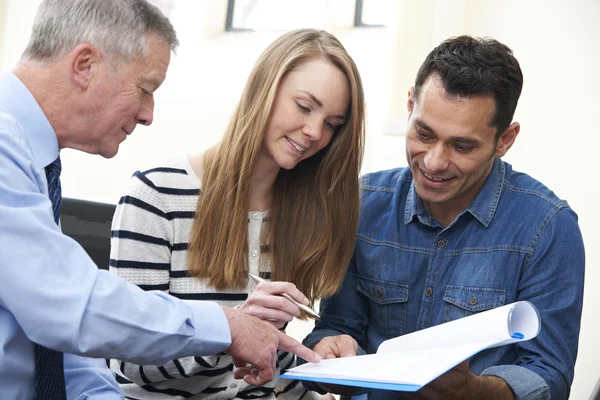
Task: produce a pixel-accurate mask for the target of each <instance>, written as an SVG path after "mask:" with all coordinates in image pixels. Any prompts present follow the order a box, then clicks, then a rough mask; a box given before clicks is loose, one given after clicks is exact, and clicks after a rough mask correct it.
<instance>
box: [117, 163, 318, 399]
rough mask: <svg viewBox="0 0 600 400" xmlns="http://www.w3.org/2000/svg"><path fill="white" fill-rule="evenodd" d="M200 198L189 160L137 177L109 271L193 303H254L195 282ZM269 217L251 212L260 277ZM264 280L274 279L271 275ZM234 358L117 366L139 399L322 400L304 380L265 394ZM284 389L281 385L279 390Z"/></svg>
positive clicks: (253, 263) (121, 214) (121, 212)
mask: <svg viewBox="0 0 600 400" xmlns="http://www.w3.org/2000/svg"><path fill="white" fill-rule="evenodd" d="M199 194H200V181H199V179H198V177H197V176H196V175H195V173H194V171H193V170H192V168H191V166H190V164H189V161H188V159H187V157H183V158H179V159H174V160H170V161H167V162H165V163H164V164H163V165H161V166H159V167H155V168H152V169H149V170H146V171H144V172H140V171H137V172H136V173H135V174H134V175H133V176H132V178H131V181H130V185H129V189H128V191H127V193H126V194H125V196H123V197H122V198H121V200H120V201H119V204H118V206H117V209H116V211H115V216H114V219H113V225H112V235H111V255H110V257H111V260H110V270H111V271H112V272H114V273H115V274H117V275H119V276H120V277H121V278H123V279H125V280H127V281H129V282H131V283H133V284H136V285H138V286H140V287H141V288H142V289H144V290H162V291H164V292H166V293H169V294H171V295H173V296H175V297H179V298H181V299H187V300H212V301H215V302H217V303H219V304H221V305H223V306H228V307H235V306H237V305H240V304H242V303H243V302H244V300H246V298H247V297H248V293H249V292H250V290H251V289H252V288H253V287H254V283H253V282H252V281H249V282H248V285H247V286H246V288H245V289H233V288H232V289H225V290H221V291H218V290H216V289H215V288H214V287H213V286H210V285H209V284H208V283H207V282H206V280H204V279H198V278H196V277H191V276H188V274H187V265H186V255H187V247H188V242H189V238H190V232H191V228H192V225H193V219H194V214H195V210H196V206H197V201H198V195H199ZM266 218H267V212H258V211H253V212H249V213H248V246H249V247H248V248H249V254H248V258H249V263H248V265H249V270H250V272H251V273H253V274H256V275H258V274H259V270H258V261H259V258H260V254H261V253H265V252H268V251H269V246H262V248H261V246H260V232H261V227H262V223H263V221H264V220H265V219H266ZM262 277H264V278H265V279H269V278H270V276H269V273H268V272H267V274H266V275H265V273H264V272H263V274H262ZM295 364H296V362H295V356H294V355H293V354H291V353H287V352H283V351H280V352H279V354H278V364H277V371H276V373H275V374H276V376H278V375H279V373H280V370H282V369H288V368H291V367H293V366H295ZM233 368H234V366H233V362H232V360H231V357H230V356H228V355H225V354H223V353H221V354H216V355H213V356H208V357H187V358H182V359H179V360H173V361H170V362H168V363H167V364H165V365H163V366H138V365H135V364H131V363H127V362H121V361H118V360H111V369H112V370H113V371H114V372H115V373H116V374H117V380H118V381H119V383H120V384H121V387H122V389H123V391H124V392H125V394H126V395H127V396H128V397H129V398H134V399H149V400H153V399H156V400H160V399H184V398H185V399H210V400H213V399H232V398H245V399H247V398H250V397H251V398H257V397H260V398H267V399H274V398H275V396H277V397H278V398H289V399H300V398H302V399H310V398H317V397H318V394H317V393H315V392H307V391H306V389H304V388H303V387H302V385H301V383H299V382H297V381H289V380H279V381H278V382H270V383H268V384H266V385H264V386H262V387H260V388H256V387H254V386H250V385H248V384H247V383H246V382H244V381H243V380H237V379H234V378H233V373H232V371H233ZM276 383H277V384H276Z"/></svg>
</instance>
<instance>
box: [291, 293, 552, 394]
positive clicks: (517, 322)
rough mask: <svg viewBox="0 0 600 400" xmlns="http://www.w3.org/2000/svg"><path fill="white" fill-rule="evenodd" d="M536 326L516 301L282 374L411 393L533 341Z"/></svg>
mask: <svg viewBox="0 0 600 400" xmlns="http://www.w3.org/2000/svg"><path fill="white" fill-rule="evenodd" d="M540 328H541V321H540V317H539V313H538V311H537V310H536V308H535V307H534V306H533V305H532V304H531V303H529V302H527V301H519V302H516V303H512V304H508V305H505V306H503V307H499V308H496V309H493V310H489V311H485V312H482V313H479V314H475V315H471V316H469V317H466V318H462V319H458V320H455V321H451V322H447V323H445V324H441V325H437V326H434V327H431V328H428V329H424V330H421V331H417V332H413V333H410V334H408V335H404V336H399V337H396V338H393V339H389V340H386V341H384V342H383V343H381V345H380V346H379V348H378V349H377V353H376V354H368V355H359V356H356V357H343V358H336V359H329V360H323V361H321V362H320V363H319V364H304V365H300V366H298V367H296V368H292V369H290V370H288V371H287V372H286V373H285V374H283V375H281V377H282V378H288V379H297V380H306V381H315V382H321V383H325V384H333V385H344V386H358V387H366V388H376V389H387V390H397V391H406V392H414V391H417V390H419V389H420V388H422V387H423V386H425V385H427V384H428V383H429V382H431V381H432V380H434V379H435V378H437V377H438V376H440V375H442V374H443V373H445V372H446V371H448V370H450V369H452V368H453V367H455V366H456V365H458V364H460V363H461V362H463V361H465V360H467V359H469V358H471V357H472V356H473V355H475V354H477V353H478V352H480V351H482V350H485V349H489V348H492V347H496V346H503V345H506V344H511V343H516V342H520V341H524V340H529V339H533V338H534V337H536V336H537V335H538V333H539V331H540Z"/></svg>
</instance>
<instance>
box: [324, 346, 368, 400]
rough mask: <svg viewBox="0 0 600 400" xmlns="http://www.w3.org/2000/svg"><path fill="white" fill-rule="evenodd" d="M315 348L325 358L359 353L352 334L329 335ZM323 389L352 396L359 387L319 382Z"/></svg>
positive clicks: (350, 355) (351, 355)
mask: <svg viewBox="0 0 600 400" xmlns="http://www.w3.org/2000/svg"><path fill="white" fill-rule="evenodd" d="M313 350H314V351H315V352H316V353H317V354H318V355H319V356H321V358H323V359H328V358H340V357H353V356H355V355H356V354H357V353H358V343H357V342H356V340H354V338H353V337H352V336H349V335H339V336H327V337H324V338H323V339H321V341H320V342H319V343H317V344H316V345H315V347H313ZM319 386H321V387H322V388H323V389H325V390H327V391H328V392H331V393H336V394H342V395H346V396H352V395H353V394H354V393H356V392H357V391H358V390H359V389H358V388H356V387H353V386H342V385H330V384H325V383H319Z"/></svg>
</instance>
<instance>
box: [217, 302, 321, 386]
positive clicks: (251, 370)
mask: <svg viewBox="0 0 600 400" xmlns="http://www.w3.org/2000/svg"><path fill="white" fill-rule="evenodd" d="M223 312H224V313H225V316H226V317H227V321H228V322H229V330H230V331H231V345H230V346H229V348H228V349H227V350H225V353H227V354H229V355H231V356H232V357H233V362H234V364H235V366H236V367H237V368H236V369H235V371H234V376H235V378H236V379H241V378H244V381H246V382H247V383H248V384H250V385H254V386H262V385H263V384H265V383H267V382H270V381H272V380H273V379H274V378H275V363H276V361H277V349H281V350H284V351H289V352H291V353H294V354H296V355H297V356H298V357H301V358H303V359H305V360H306V361H309V362H314V363H318V362H319V361H321V357H319V355H318V354H317V353H315V352H314V351H312V350H310V349H309V348H307V347H305V346H303V345H302V344H300V343H299V342H298V341H296V340H294V339H292V338H291V337H289V336H287V335H285V334H283V333H281V332H280V331H279V330H277V328H275V327H274V326H273V325H270V324H268V323H266V322H264V321H261V320H260V319H258V318H255V317H253V316H250V315H248V314H245V313H243V312H241V311H239V310H234V309H233V308H228V307H223Z"/></svg>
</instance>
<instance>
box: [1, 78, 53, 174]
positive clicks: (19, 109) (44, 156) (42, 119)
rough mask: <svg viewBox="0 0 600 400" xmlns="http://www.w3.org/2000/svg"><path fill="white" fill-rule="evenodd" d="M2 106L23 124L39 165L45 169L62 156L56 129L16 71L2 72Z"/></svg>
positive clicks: (35, 160) (36, 163)
mask: <svg viewBox="0 0 600 400" xmlns="http://www.w3.org/2000/svg"><path fill="white" fill-rule="evenodd" d="M2 100H5V101H2ZM0 109H3V110H5V111H7V112H8V114H10V115H12V116H13V117H14V118H15V119H16V120H17V122H18V123H19V124H21V126H22V127H23V129H24V131H25V134H26V136H27V140H28V141H29V146H30V147H31V150H32V152H33V156H34V163H35V165H36V166H37V167H38V168H40V169H43V168H45V167H46V166H48V165H49V164H50V163H52V162H53V161H54V160H55V159H56V158H57V157H58V154H59V149H58V139H57V138H56V133H55V132H54V129H53V128H52V126H51V125H50V122H49V121H48V118H46V115H45V114H44V111H43V110H42V109H41V108H40V106H39V104H38V103H37V101H36V99H35V97H33V95H32V94H31V92H30V91H29V89H27V87H26V86H25V85H24V84H23V82H21V80H20V79H19V78H18V77H17V76H16V75H15V74H14V73H12V72H6V73H4V74H0Z"/></svg>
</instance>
